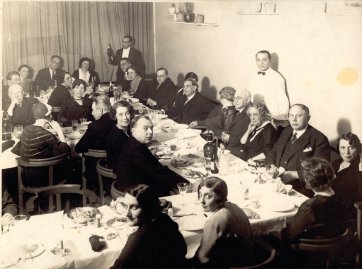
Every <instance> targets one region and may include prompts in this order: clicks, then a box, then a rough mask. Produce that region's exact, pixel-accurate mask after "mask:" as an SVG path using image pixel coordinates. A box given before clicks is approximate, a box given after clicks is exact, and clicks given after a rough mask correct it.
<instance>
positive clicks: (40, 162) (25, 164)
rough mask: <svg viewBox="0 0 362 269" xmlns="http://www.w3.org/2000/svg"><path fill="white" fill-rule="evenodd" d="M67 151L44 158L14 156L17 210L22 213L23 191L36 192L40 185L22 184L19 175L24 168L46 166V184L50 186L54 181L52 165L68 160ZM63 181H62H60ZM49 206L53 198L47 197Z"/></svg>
mask: <svg viewBox="0 0 362 269" xmlns="http://www.w3.org/2000/svg"><path fill="white" fill-rule="evenodd" d="M68 158H69V155H68V153H63V154H61V155H59V156H56V157H51V158H45V159H29V160H28V161H26V160H24V159H22V158H21V157H19V158H16V161H17V162H18V192H19V212H20V214H23V213H24V192H28V193H33V194H37V193H38V191H39V189H41V188H42V187H30V186H27V187H26V186H24V184H23V179H22V177H21V174H22V171H23V169H24V168H35V167H48V186H52V185H53V183H54V167H55V166H56V165H58V164H61V163H63V162H64V161H66V160H68ZM61 183H64V182H61ZM49 207H53V200H52V199H50V198H49Z"/></svg>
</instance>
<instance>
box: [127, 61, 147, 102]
mask: <svg viewBox="0 0 362 269" xmlns="http://www.w3.org/2000/svg"><path fill="white" fill-rule="evenodd" d="M137 72H138V71H137V68H136V67H135V66H132V65H131V66H129V67H128V68H127V77H128V80H130V81H131V88H130V90H129V93H130V94H131V95H133V97H134V98H138V99H139V100H140V102H141V103H142V104H144V105H146V104H147V84H146V81H145V80H144V79H143V78H141V77H140V76H139V75H138V73H137Z"/></svg>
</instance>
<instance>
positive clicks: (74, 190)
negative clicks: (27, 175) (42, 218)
mask: <svg viewBox="0 0 362 269" xmlns="http://www.w3.org/2000/svg"><path fill="white" fill-rule="evenodd" d="M69 194H78V195H80V196H82V198H83V197H85V198H86V199H81V200H83V203H82V204H83V206H86V205H87V203H85V202H84V200H86V201H88V202H89V203H90V204H92V205H94V203H95V201H96V199H97V198H96V197H94V196H93V195H91V193H89V192H86V191H84V190H83V189H82V188H81V185H80V184H58V185H54V186H47V187H43V188H40V189H39V190H38V192H37V194H36V195H35V196H33V197H32V198H31V199H29V200H28V201H27V203H26V207H27V209H28V211H30V210H32V209H33V208H34V202H35V200H37V199H38V198H39V197H50V198H51V199H54V197H55V205H56V211H60V210H62V198H64V199H63V201H65V211H66V212H69V209H70V200H72V201H73V200H74V197H72V199H71V197H70V196H69ZM53 211H54V209H53V207H50V206H49V209H48V213H51V212H53ZM40 212H41V210H40V206H39V203H38V213H40Z"/></svg>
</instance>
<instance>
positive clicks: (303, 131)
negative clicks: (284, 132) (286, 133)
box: [293, 124, 308, 138]
mask: <svg viewBox="0 0 362 269" xmlns="http://www.w3.org/2000/svg"><path fill="white" fill-rule="evenodd" d="M307 128H308V124H307V126H306V127H305V128H304V129H303V130H298V131H297V130H294V129H293V134H294V133H296V134H297V138H299V137H301V136H302V135H303V134H304V133H305V131H306V130H307Z"/></svg>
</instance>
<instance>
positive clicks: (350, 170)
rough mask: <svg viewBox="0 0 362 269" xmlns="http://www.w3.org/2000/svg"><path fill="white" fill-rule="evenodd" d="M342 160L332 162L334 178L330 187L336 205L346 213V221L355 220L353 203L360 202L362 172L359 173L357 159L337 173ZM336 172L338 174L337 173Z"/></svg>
mask: <svg viewBox="0 0 362 269" xmlns="http://www.w3.org/2000/svg"><path fill="white" fill-rule="evenodd" d="M341 162H342V160H337V161H335V162H333V168H334V171H335V173H336V178H335V179H333V181H332V183H331V186H332V188H333V190H334V191H335V192H336V197H337V199H338V204H339V206H340V207H341V209H342V210H343V211H345V212H346V217H347V219H356V214H357V210H356V208H355V207H354V203H355V202H358V201H362V172H361V171H359V162H360V160H359V158H356V159H355V160H354V161H352V162H351V164H350V166H349V167H347V168H345V169H342V170H341V171H338V169H339V165H340V164H341ZM337 171H338V172H337Z"/></svg>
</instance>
